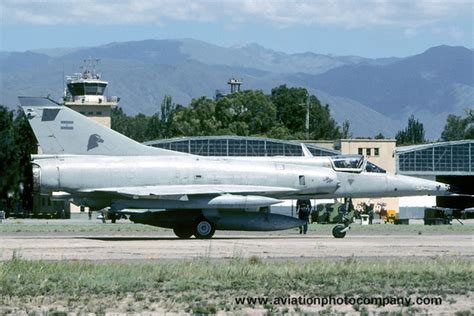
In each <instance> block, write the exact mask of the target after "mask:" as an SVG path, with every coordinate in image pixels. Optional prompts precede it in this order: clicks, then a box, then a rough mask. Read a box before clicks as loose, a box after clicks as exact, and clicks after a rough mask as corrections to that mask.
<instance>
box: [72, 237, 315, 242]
mask: <svg viewBox="0 0 474 316" xmlns="http://www.w3.org/2000/svg"><path fill="white" fill-rule="evenodd" d="M313 238H322V237H321V236H311V239H313ZM79 239H90V240H101V241H146V240H149V241H154V240H155V241H156V240H188V241H191V240H209V241H211V240H262V239H265V240H279V239H282V240H283V239H285V240H288V239H298V237H293V236H291V237H290V236H265V237H254V236H251V237H245V236H237V237H213V238H212V239H196V238H189V239H179V238H177V237H142V236H140V237H123V236H117V237H109V236H107V237H79ZM302 239H303V238H302ZM304 239H308V238H307V237H306V238H304Z"/></svg>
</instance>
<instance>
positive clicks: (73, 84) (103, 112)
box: [63, 59, 120, 128]
mask: <svg viewBox="0 0 474 316" xmlns="http://www.w3.org/2000/svg"><path fill="white" fill-rule="evenodd" d="M98 61H99V60H98V59H86V60H84V67H83V68H84V71H83V72H82V73H75V74H74V75H72V76H66V88H65V91H64V96H63V101H64V105H65V106H67V107H69V108H71V109H72V110H74V111H77V112H79V113H81V114H82V115H85V116H87V117H90V118H91V119H93V120H94V121H96V122H98V123H100V124H103V125H105V126H107V127H109V128H110V126H111V111H112V109H113V108H115V107H116V106H117V104H118V102H119V101H120V98H118V97H115V96H113V97H108V96H107V95H106V89H107V85H108V82H107V81H104V80H102V79H101V76H100V74H99V73H97V72H96V70H95V66H96V65H97V63H98Z"/></svg>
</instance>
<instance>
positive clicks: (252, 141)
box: [144, 136, 340, 156]
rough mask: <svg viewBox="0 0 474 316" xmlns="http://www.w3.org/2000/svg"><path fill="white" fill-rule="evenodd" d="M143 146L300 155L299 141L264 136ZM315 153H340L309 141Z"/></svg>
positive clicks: (196, 151)
mask: <svg viewBox="0 0 474 316" xmlns="http://www.w3.org/2000/svg"><path fill="white" fill-rule="evenodd" d="M144 144H145V145H148V146H153V147H159V148H164V149H170V150H175V151H180V152H185V153H191V154H195V155H201V156H302V155H303V151H302V148H301V143H299V142H296V141H285V140H279V139H272V138H266V137H247V136H245V137H244V136H195V137H180V138H171V139H163V140H154V141H149V142H145V143H144ZM306 147H307V148H308V149H309V151H310V152H311V153H312V154H313V155H314V156H334V155H339V154H340V152H339V151H336V150H331V149H327V148H323V147H319V146H315V145H311V144H306Z"/></svg>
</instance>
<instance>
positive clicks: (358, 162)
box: [330, 155, 386, 173]
mask: <svg viewBox="0 0 474 316" xmlns="http://www.w3.org/2000/svg"><path fill="white" fill-rule="evenodd" d="M330 159H331V163H332V165H333V168H334V170H336V171H343V172H354V173H359V172H362V171H363V170H365V171H366V172H375V173H386V171H385V170H384V169H382V168H380V167H379V166H376V165H375V164H373V163H371V162H370V161H368V160H367V159H366V158H365V157H364V156H359V155H347V156H332V157H330Z"/></svg>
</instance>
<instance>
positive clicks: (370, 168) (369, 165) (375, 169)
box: [365, 161, 387, 173]
mask: <svg viewBox="0 0 474 316" xmlns="http://www.w3.org/2000/svg"><path fill="white" fill-rule="evenodd" d="M365 171H367V172H376V173H386V172H387V171H385V170H384V169H382V168H380V167H379V166H376V165H374V164H373V163H371V162H370V161H367V164H366V165H365Z"/></svg>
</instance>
